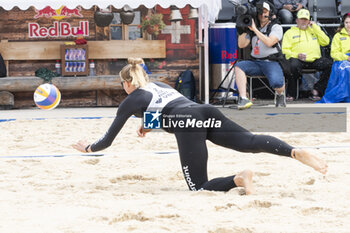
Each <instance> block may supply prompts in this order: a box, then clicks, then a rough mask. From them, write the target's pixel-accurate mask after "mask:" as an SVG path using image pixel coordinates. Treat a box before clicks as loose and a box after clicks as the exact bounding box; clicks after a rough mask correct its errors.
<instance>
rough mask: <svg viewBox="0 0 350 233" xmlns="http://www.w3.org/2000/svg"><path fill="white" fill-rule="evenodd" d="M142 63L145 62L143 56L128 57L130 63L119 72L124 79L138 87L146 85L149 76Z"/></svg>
mask: <svg viewBox="0 0 350 233" xmlns="http://www.w3.org/2000/svg"><path fill="white" fill-rule="evenodd" d="M140 64H144V61H143V59H142V58H128V64H127V65H126V66H124V67H123V69H122V70H121V71H120V72H119V76H120V78H121V79H122V81H127V82H130V83H131V84H132V85H134V86H135V87H137V88H139V87H145V86H146V85H147V83H148V82H149V78H148V75H147V74H146V72H145V70H144V69H143V68H142V67H141V65H140Z"/></svg>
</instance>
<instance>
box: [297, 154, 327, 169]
mask: <svg viewBox="0 0 350 233" xmlns="http://www.w3.org/2000/svg"><path fill="white" fill-rule="evenodd" d="M292 158H294V159H296V160H299V161H300V162H302V163H303V164H305V165H308V166H310V167H312V168H313V169H315V170H316V171H318V172H321V173H322V174H326V173H327V169H328V165H327V164H326V162H325V161H323V160H322V159H319V158H317V157H316V156H315V155H312V154H310V153H309V152H307V151H305V150H301V149H294V150H292Z"/></svg>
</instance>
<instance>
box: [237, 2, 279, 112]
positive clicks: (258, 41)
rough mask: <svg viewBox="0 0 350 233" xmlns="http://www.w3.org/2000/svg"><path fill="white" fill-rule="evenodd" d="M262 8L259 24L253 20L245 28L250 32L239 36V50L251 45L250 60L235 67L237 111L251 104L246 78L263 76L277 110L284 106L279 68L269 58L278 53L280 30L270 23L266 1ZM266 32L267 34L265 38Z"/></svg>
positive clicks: (276, 63)
mask: <svg viewBox="0 0 350 233" xmlns="http://www.w3.org/2000/svg"><path fill="white" fill-rule="evenodd" d="M262 8H263V9H262V10H261V11H258V12H259V13H258V15H257V19H258V20H257V21H258V22H257V23H258V25H256V24H255V22H254V20H252V24H251V26H248V28H249V29H250V31H252V33H246V32H243V33H242V34H241V35H239V36H238V46H239V47H240V48H245V47H247V46H248V45H249V44H251V45H252V52H251V57H252V59H251V60H244V61H239V62H237V64H236V66H235V77H236V84H237V89H238V92H239V98H238V106H237V108H238V109H239V110H242V109H247V108H250V107H251V106H252V105H253V103H252V102H251V101H250V100H249V99H248V98H247V90H246V89H247V87H246V85H247V76H246V75H255V76H256V75H258V76H261V75H263V76H265V77H266V78H267V79H268V81H269V85H270V86H271V87H272V88H273V89H274V90H275V91H276V92H277V95H276V107H285V98H284V77H283V71H282V68H281V66H280V64H279V63H278V62H277V61H272V60H269V56H271V55H274V54H278V53H279V51H278V49H277V48H276V47H275V46H276V44H277V43H278V42H279V41H280V40H281V39H282V36H283V29H282V27H281V25H279V24H275V23H272V21H271V20H270V9H271V8H270V5H269V4H268V3H267V2H263V4H262ZM269 25H270V27H269ZM268 31H270V32H269V33H268V35H267V32H268ZM250 34H252V36H251V35H250Z"/></svg>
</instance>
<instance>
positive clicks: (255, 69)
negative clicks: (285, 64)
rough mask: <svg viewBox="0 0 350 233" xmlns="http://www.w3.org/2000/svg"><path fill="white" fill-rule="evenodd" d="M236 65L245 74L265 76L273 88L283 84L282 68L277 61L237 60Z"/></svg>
mask: <svg viewBox="0 0 350 233" xmlns="http://www.w3.org/2000/svg"><path fill="white" fill-rule="evenodd" d="M236 66H238V67H239V68H240V69H241V70H243V72H244V73H245V74H246V75H249V76H265V77H266V78H267V79H268V80H269V84H270V86H271V87H272V88H273V89H275V88H281V87H283V85H284V78H283V72H282V68H281V66H280V64H279V63H278V62H275V61H266V60H246V61H239V62H237V64H236Z"/></svg>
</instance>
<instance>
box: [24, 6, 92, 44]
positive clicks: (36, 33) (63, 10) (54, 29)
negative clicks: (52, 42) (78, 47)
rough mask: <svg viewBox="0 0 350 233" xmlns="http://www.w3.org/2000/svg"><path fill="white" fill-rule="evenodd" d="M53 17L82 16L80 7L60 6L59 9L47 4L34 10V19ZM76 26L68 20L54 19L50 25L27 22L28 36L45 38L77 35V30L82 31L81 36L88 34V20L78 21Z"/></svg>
mask: <svg viewBox="0 0 350 233" xmlns="http://www.w3.org/2000/svg"><path fill="white" fill-rule="evenodd" d="M42 17H45V18H53V19H55V20H62V19H64V18H70V17H78V18H82V17H83V15H82V14H81V7H76V8H74V9H69V8H68V7H66V6H61V7H60V8H59V9H57V10H55V9H52V8H51V7H50V6H47V7H45V8H43V9H41V10H37V9H36V10H35V15H34V19H39V18H42ZM78 24H79V25H78V26H72V25H71V24H70V23H68V22H60V21H55V22H54V23H53V26H51V27H42V26H40V25H39V24H38V23H28V34H29V38H47V37H71V36H73V37H74V36H77V32H78V30H81V31H82V32H83V36H89V22H88V21H80V22H79V23H78Z"/></svg>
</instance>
